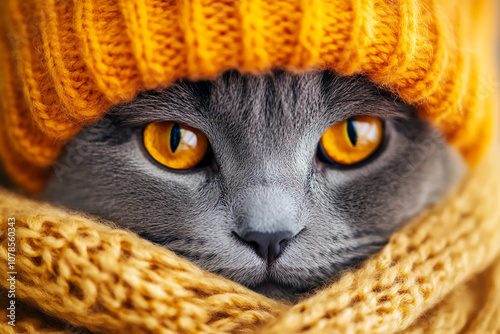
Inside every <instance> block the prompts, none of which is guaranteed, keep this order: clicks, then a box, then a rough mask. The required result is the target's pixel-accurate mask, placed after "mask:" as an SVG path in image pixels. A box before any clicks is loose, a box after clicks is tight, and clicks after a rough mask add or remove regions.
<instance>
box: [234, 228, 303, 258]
mask: <svg viewBox="0 0 500 334" xmlns="http://www.w3.org/2000/svg"><path fill="white" fill-rule="evenodd" d="M235 234H236V235H237V236H238V237H239V239H241V240H243V241H244V242H246V243H248V244H249V245H251V246H252V247H253V248H254V249H255V252H256V253H257V254H258V255H259V256H260V257H261V258H262V259H263V260H264V261H267V262H268V263H271V262H273V261H274V260H276V259H277V258H278V256H280V254H281V251H282V249H283V245H284V244H285V242H286V241H288V240H290V239H291V238H292V237H293V236H294V235H295V234H294V233H293V232H291V231H278V232H274V233H262V232H246V233H243V234H242V235H239V234H237V233H235Z"/></svg>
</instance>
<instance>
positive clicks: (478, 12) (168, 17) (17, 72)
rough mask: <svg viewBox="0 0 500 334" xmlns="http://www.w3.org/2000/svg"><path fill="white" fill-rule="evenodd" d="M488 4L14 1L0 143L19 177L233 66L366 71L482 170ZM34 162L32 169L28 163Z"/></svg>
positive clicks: (0, 61) (487, 111) (0, 47)
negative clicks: (140, 102) (84, 134)
mask: <svg viewBox="0 0 500 334" xmlns="http://www.w3.org/2000/svg"><path fill="white" fill-rule="evenodd" d="M495 4H496V2H495V1H494V0H486V1H473V0H465V1H458V0H422V1H417V0H399V1H392V0H323V1H319V0H272V1H266V0H240V1H226V0H210V1H206V0H187V1H175V0H172V1H164V0H133V1H129V0H101V1H95V0H43V1H42V0H23V1H18V0H6V1H2V3H1V4H0V6H1V7H0V12H1V14H0V15H1V17H2V19H1V20H0V51H1V52H0V54H1V56H0V71H1V76H2V77H1V78H2V80H0V99H1V101H2V106H1V109H0V117H1V123H0V132H2V133H4V134H2V136H5V137H6V138H5V139H6V140H8V142H9V143H10V144H6V143H3V144H0V157H1V159H2V160H3V163H4V165H5V168H6V170H7V171H8V173H9V174H10V175H11V176H12V178H13V179H14V180H15V181H17V182H18V183H19V184H20V185H22V186H24V187H25V188H26V189H28V190H32V191H35V190H37V189H39V188H40V187H41V186H43V180H44V178H45V176H46V174H47V167H48V166H50V164H51V163H52V162H53V161H54V159H55V158H56V157H57V155H58V153H59V151H60V149H61V147H62V146H63V145H64V144H65V143H66V142H67V141H68V140H69V139H71V137H72V136H73V135H74V134H75V133H76V132H78V131H79V129H81V127H82V126H85V125H88V124H91V123H92V122H95V121H96V120H97V119H99V118H100V117H102V115H103V114H104V113H105V112H106V111H107V110H108V109H109V108H110V106H112V105H116V104H120V103H125V102H127V101H130V100H131V99H132V98H133V97H134V96H135V95H136V94H138V93H139V92H141V91H144V90H147V89H156V88H161V87H165V86H167V85H169V84H170V83H172V82H173V81H175V80H176V79H179V78H181V77H189V78H192V79H200V78H213V77H214V76H216V75H217V74H219V73H221V72H222V71H224V70H227V69H238V70H240V71H242V72H252V73H262V72H266V71H268V70H270V69H271V68H284V69H287V70H290V71H295V72H300V71H305V70H314V69H326V68H328V69H331V70H333V71H336V72H337V73H339V74H341V75H353V74H362V75H365V76H367V77H368V78H370V79H371V80H373V81H374V82H375V83H377V84H379V85H381V86H383V87H385V88H387V89H389V90H391V91H393V92H395V93H396V94H398V95H399V96H400V97H401V98H402V99H403V100H405V101H406V102H408V103H410V104H414V105H415V106H417V108H418V111H419V114H420V116H422V117H423V118H425V119H427V120H429V121H430V122H432V123H433V124H435V125H436V127H438V128H439V129H440V130H441V131H442V132H443V134H444V136H445V137H446V138H447V139H448V140H449V142H450V143H451V144H453V145H454V146H456V147H457V148H458V149H459V150H460V152H462V153H463V154H464V156H465V157H466V158H467V160H468V161H469V162H470V163H471V165H474V164H475V163H476V162H477V161H478V160H479V158H480V157H481V156H482V154H483V152H484V151H485V149H486V146H487V145H488V143H489V142H491V137H492V127H493V124H494V118H495V116H494V115H493V111H492V110H493V109H492V107H491V104H489V102H488V101H489V97H490V95H492V94H493V90H492V82H493V80H494V79H493V77H492V76H491V75H490V73H492V68H493V66H492V64H493V59H492V55H493V46H494V42H493V41H494V36H493V34H494V32H495V31H496V29H495V27H494V26H493V22H494V18H493V16H494V14H495V13H496V8H494V7H495ZM27 166H29V167H27Z"/></svg>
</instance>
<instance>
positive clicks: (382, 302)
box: [0, 154, 500, 334]
mask: <svg viewBox="0 0 500 334" xmlns="http://www.w3.org/2000/svg"><path fill="white" fill-rule="evenodd" d="M499 168H500V155H498V154H496V155H491V157H490V159H485V160H483V161H482V162H481V163H480V165H479V166H478V167H477V169H476V170H475V171H474V172H472V173H471V174H470V175H469V176H468V177H467V179H466V180H465V181H464V182H463V183H462V184H461V185H460V186H459V187H458V189H455V190H454V192H453V193H452V194H450V196H448V197H447V198H445V199H444V200H443V201H442V202H441V203H439V204H437V205H436V206H434V207H432V208H430V209H428V210H426V211H425V212H423V213H422V214H421V215H420V216H419V217H417V218H416V219H414V220H413V221H412V222H410V223H409V224H408V225H407V226H405V227H404V228H403V229H401V230H400V231H398V232H396V233H395V234H394V235H393V236H392V238H391V240H390V241H389V243H388V244H387V245H386V247H385V248H384V249H383V250H382V251H381V252H380V253H378V254H376V255H374V256H372V257H371V258H370V259H368V260H367V261H365V262H364V264H363V265H362V266H361V268H359V269H351V270H350V271H348V272H345V273H344V274H343V275H342V277H341V278H340V279H338V280H337V281H334V282H332V283H330V284H329V285H328V286H327V287H325V288H324V289H322V290H320V291H318V292H317V293H316V294H314V295H312V296H310V297H309V298H305V299H304V300H303V301H301V302H299V303H298V304H296V305H293V306H292V305H288V304H282V303H280V302H277V301H274V300H270V299H268V298H266V297H264V296H262V295H260V294H257V293H255V292H252V291H250V290H248V289H246V288H245V287H242V286H241V285H239V284H237V283H235V282H233V281H229V280H227V279H225V278H222V277H219V276H217V275H215V274H211V273H208V272H206V271H204V270H202V269H200V268H199V267H197V266H195V265H193V264H191V263H190V262H188V261H187V260H183V259H182V258H180V257H178V256H177V255H175V254H174V253H172V252H170V251H169V250H167V249H165V248H162V247H159V246H156V245H153V244H151V243H150V242H148V241H146V240H144V239H141V238H139V237H138V236H136V235H134V234H132V233H129V232H126V231H123V230H120V229H113V228H112V227H110V226H107V225H106V224H105V222H102V221H97V220H96V219H95V218H92V217H89V216H82V215H81V214H76V213H71V212H67V211H64V210H62V209H58V208H55V207H53V206H51V205H49V204H46V203H39V202H35V201H33V200H30V199H27V198H24V197H21V196H19V195H14V194H12V193H9V192H7V191H5V190H1V191H0V265H1V266H3V268H5V267H6V266H7V245H8V240H7V237H6V236H7V228H8V223H7V222H8V218H9V217H14V218H15V220H16V223H15V224H16V271H17V277H16V294H17V307H18V308H17V316H18V319H17V320H16V327H11V326H9V325H8V324H7V323H6V322H5V321H2V322H0V332H1V333H7V334H11V333H12V334H13V333H18V332H23V331H25V332H29V333H33V332H36V333H67V332H68V331H72V332H75V331H77V330H78V331H80V330H81V331H82V333H85V332H86V330H91V331H94V332H97V333H136V334H137V333H252V332H259V333H266V334H271V333H276V334H283V333H289V334H293V333H345V334H354V333H356V334H361V333H367V334H368V333H370V334H374V333H380V334H391V333H415V334H417V333H426V334H427V333H447V334H452V333H468V334H470V333H475V334H485V333H489V334H496V333H498V332H500V242H499V240H500V206H499V205H498V199H499V198H500V174H499V173H498V170H499ZM6 279H7V270H0V290H1V291H0V317H1V318H2V319H6V314H5V313H6V305H7V304H6V303H7V302H8V300H7V297H6V295H7V294H6V291H5V289H8V282H7V281H6ZM44 313H47V314H49V315H50V316H47V315H45V314H44ZM76 326H78V327H80V328H77V327H76ZM73 330H74V331H73Z"/></svg>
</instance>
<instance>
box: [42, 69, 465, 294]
mask: <svg viewBox="0 0 500 334" xmlns="http://www.w3.org/2000/svg"><path fill="white" fill-rule="evenodd" d="M358 116H366V117H369V118H370V119H378V120H380V123H381V124H382V127H380V128H379V129H382V130H383V136H382V137H381V139H380V140H381V142H380V144H379V146H378V147H377V149H376V150H375V152H374V153H373V154H372V155H371V156H370V157H368V158H367V159H365V160H364V161H362V162H361V163H355V164H352V165H342V164H338V163H335V162H333V161H331V160H330V159H329V158H328V157H325V151H324V148H323V147H322V146H321V145H320V139H321V138H322V136H323V134H324V133H325V131H327V129H329V128H331V127H332V126H334V125H335V124H340V122H346V120H352V119H354V118H353V117H358ZM167 121H170V122H172V123H171V124H173V125H171V128H172V129H174V128H173V127H177V128H176V129H178V128H179V126H180V125H179V124H185V125H187V126H190V127H192V128H194V129H197V130H199V131H200V132H201V133H203V134H204V135H205V136H206V138H207V141H208V148H207V150H206V151H207V153H206V154H205V155H204V157H203V159H202V160H201V161H200V162H199V163H198V164H197V165H196V166H194V167H192V168H187V169H182V170H175V169H171V168H168V167H165V166H163V165H162V164H160V163H158V161H156V160H155V159H154V157H152V155H151V153H150V152H149V151H148V150H147V148H145V144H144V143H145V142H144V136H145V134H144V131H145V127H146V126H147V125H148V124H150V123H154V122H167ZM350 122H351V123H352V121H350ZM351 123H349V124H351ZM346 124H347V123H346ZM350 126H351V129H350V131H351V132H352V130H353V128H352V124H351V125H350ZM172 131H174V130H172ZM176 131H177V130H176ZM351 134H352V133H351ZM351 134H350V135H351ZM354 135H356V134H354ZM171 138H173V137H171ZM170 140H171V141H172V140H174V142H175V141H176V140H177V142H176V143H177V144H178V140H179V138H177V139H175V138H174V139H170ZM171 144H172V142H171ZM177 144H176V145H177ZM334 149H335V148H334ZM465 170H466V165H465V163H464V161H463V159H462V157H461V156H460V155H459V154H458V153H457V152H456V151H455V149H453V148H452V147H451V146H449V145H448V144H447V143H446V141H445V139H443V138H442V136H441V135H440V134H439V133H438V131H437V130H435V129H434V128H433V127H432V126H431V125H430V124H428V123H427V122H426V121H424V120H422V119H420V118H418V117H417V115H416V109H415V107H413V106H410V105H408V104H405V103H404V102H402V101H401V100H399V99H398V98H396V97H395V96H394V95H393V94H391V93H389V92H387V91H385V90H383V89H381V88H380V87H378V86H376V85H375V84H373V83H371V82H370V81H368V80H367V79H366V78H364V77H362V76H351V77H341V76H337V75H335V74H334V73H332V72H329V71H313V72H307V73H300V74H294V73H290V72H286V71H282V70H274V71H272V72H269V73H266V74H240V73H238V72H236V71H227V72H225V73H223V74H222V75H220V76H219V77H217V78H216V79H214V80H204V81H190V80H187V79H183V80H179V81H178V82H176V83H175V84H173V85H171V86H170V87H168V88H165V89H162V90H158V91H148V92H144V93H141V94H140V95H138V96H137V97H136V98H135V99H134V100H133V101H131V102H129V103H126V104H124V105H120V106H117V107H114V108H112V109H111V110H110V111H109V112H108V113H107V114H106V116H105V117H104V118H103V119H102V120H101V121H99V122H98V123H96V124H95V125H93V126H89V127H87V128H84V129H83V130H82V131H81V132H80V133H78V134H77V135H76V137H75V138H74V139H72V140H71V141H70V142H69V143H68V144H67V145H66V146H65V148H64V151H63V152H62V154H61V156H60V157H59V159H58V161H57V162H56V163H55V164H54V173H53V174H52V176H51V178H50V180H49V181H48V184H47V187H46V188H45V190H44V192H43V193H42V194H41V196H40V198H42V199H45V200H49V201H51V202H54V203H57V204H60V205H63V206H65V207H68V208H70V209H74V210H80V211H83V212H86V213H90V214H93V215H97V216H100V217H102V218H105V219H108V220H111V221H113V222H115V223H116V224H118V226H120V227H122V228H126V229H129V230H130V231H133V232H135V233H137V234H138V235H140V236H141V237H143V238H146V239H149V240H151V241H152V242H154V243H157V244H159V245H163V246H164V247H166V248H168V249H170V250H172V251H174V252H175V253H176V254H178V255H179V256H181V257H184V258H186V259H188V260H190V261H192V262H193V263H195V264H197V265H199V266H201V267H202V268H204V269H206V270H208V271H211V272H214V273H217V274H220V275H223V276H225V277H227V278H229V279H231V280H234V281H236V282H239V283H241V284H243V285H245V286H247V287H249V288H251V289H253V290H255V291H257V292H259V293H262V294H264V295H266V296H268V297H271V298H276V299H280V300H288V301H294V300H297V298H300V296H302V295H303V294H305V293H308V292H311V291H313V290H315V289H318V288H321V287H322V286H324V285H325V284H327V283H328V282H330V281H331V280H332V279H334V278H335V277H336V275H338V273H339V272H341V271H342V270H344V269H346V268H350V267H352V266H355V265H357V264H358V263H360V262H361V261H363V260H364V259H366V258H367V257H368V256H370V255H371V254H373V253H375V252H377V251H379V250H380V249H381V248H382V247H383V246H384V245H385V244H386V243H387V242H388V239H389V238H390V236H391V234H392V233H393V232H394V231H395V230H397V229H398V228H400V227H401V226H403V225H404V224H405V223H407V222H408V221H409V220H410V219H411V218H412V217H414V216H416V215H417V214H418V213H419V212H421V211H422V210H423V209H424V208H426V207H428V206H429V205H431V204H432V203H435V202H436V201H437V200H438V199H440V198H441V197H443V196H444V195H445V194H446V192H447V191H449V189H450V188H451V187H452V186H453V185H454V184H455V183H456V182H457V181H458V180H459V179H460V178H461V177H462V176H463V174H464V172H465Z"/></svg>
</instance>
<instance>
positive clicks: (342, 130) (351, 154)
mask: <svg viewBox="0 0 500 334" xmlns="http://www.w3.org/2000/svg"><path fill="white" fill-rule="evenodd" d="M383 136H384V134H383V126H382V121H380V120H379V119H377V118H375V117H370V116H355V117H351V118H348V119H345V120H343V121H342V122H339V123H337V124H335V125H333V126H331V127H330V128H329V129H328V130H326V132H325V133H324V134H323V136H322V137H321V142H320V144H321V147H322V149H323V152H324V154H325V155H326V156H327V157H328V158H329V159H330V160H332V161H333V162H336V163H338V164H341V165H354V164H356V163H359V162H362V161H363V160H366V159H367V158H369V157H370V156H371V155H372V154H373V153H375V151H376V150H377V148H379V146H380V144H381V143H382V140H383Z"/></svg>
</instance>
